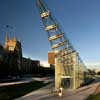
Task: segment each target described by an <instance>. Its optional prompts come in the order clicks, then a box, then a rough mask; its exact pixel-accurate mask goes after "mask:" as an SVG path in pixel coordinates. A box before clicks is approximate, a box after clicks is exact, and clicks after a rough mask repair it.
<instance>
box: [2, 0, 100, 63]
mask: <svg viewBox="0 0 100 100" xmlns="http://www.w3.org/2000/svg"><path fill="white" fill-rule="evenodd" d="M44 1H45V2H46V3H47V5H48V7H49V8H50V9H51V10H52V13H53V14H54V16H55V17H56V19H57V20H58V21H59V23H60V24H61V26H62V28H63V30H64V32H65V34H66V35H67V37H68V38H69V39H70V41H71V42H72V44H73V46H74V47H75V49H76V50H77V51H78V52H79V53H80V56H81V58H82V59H83V61H84V62H86V63H99V62H100V0H44ZM7 24H9V25H11V26H13V27H14V30H13V31H14V32H15V34H16V36H17V38H18V39H19V40H21V41H22V48H23V55H24V56H26V57H32V58H33V59H40V60H41V61H47V58H48V54H47V53H48V51H50V50H51V48H50V45H49V42H48V39H47V34H46V32H45V31H44V29H43V26H42V22H41V20H40V17H39V12H38V9H37V7H36V0H0V43H2V44H3V43H4V39H5V33H4V32H2V31H3V30H4V28H3V26H4V25H7ZM10 35H11V36H13V33H11V34H10Z"/></svg>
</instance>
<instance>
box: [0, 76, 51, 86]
mask: <svg viewBox="0 0 100 100" xmlns="http://www.w3.org/2000/svg"><path fill="white" fill-rule="evenodd" d="M32 81H44V82H45V83H48V82H51V81H52V79H48V77H44V78H38V77H30V78H22V79H20V80H19V81H16V82H4V83H0V87H2V86H8V85H15V84H22V83H30V82H32Z"/></svg>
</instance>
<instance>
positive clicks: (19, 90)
mask: <svg viewBox="0 0 100 100" xmlns="http://www.w3.org/2000/svg"><path fill="white" fill-rule="evenodd" d="M47 84H48V83H46V84H45V83H43V82H38V81H34V82H31V83H22V84H17V85H10V86H4V87H0V100H13V99H15V98H18V97H20V96H23V95H25V94H27V93H29V92H31V91H34V90H36V89H39V88H41V87H43V86H45V85H47Z"/></svg>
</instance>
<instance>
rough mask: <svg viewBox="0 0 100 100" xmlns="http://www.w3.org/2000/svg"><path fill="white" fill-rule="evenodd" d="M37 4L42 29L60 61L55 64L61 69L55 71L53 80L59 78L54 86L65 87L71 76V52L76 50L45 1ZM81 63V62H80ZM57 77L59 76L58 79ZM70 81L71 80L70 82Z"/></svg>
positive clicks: (39, 1)
mask: <svg viewBox="0 0 100 100" xmlns="http://www.w3.org/2000/svg"><path fill="white" fill-rule="evenodd" d="M37 6H38V9H39V13H40V17H41V19H42V22H43V25H44V29H45V31H46V32H47V34H48V40H49V41H50V44H51V48H52V50H53V51H54V52H56V54H57V55H56V58H57V62H56V63H60V65H59V64H58V65H57V66H58V67H57V66H56V68H59V67H60V69H59V71H60V70H62V72H61V73H60V75H58V74H59V73H58V74H57V75H56V73H57V72H56V73H55V77H56V79H55V81H58V80H60V81H59V82H57V84H59V85H58V86H56V88H60V87H63V88H65V86H66V85H65V84H67V83H66V81H67V82H68V79H70V80H71V78H73V76H74V75H73V73H74V72H73V71H74V69H73V63H74V62H73V58H72V54H73V53H75V52H76V50H75V49H74V47H73V46H72V44H71V43H70V41H69V39H68V38H67V37H66V36H65V34H64V32H63V31H62V29H61V27H60V24H59V23H58V22H57V20H56V19H55V18H54V17H53V15H52V13H51V11H50V9H49V8H48V7H47V5H46V3H45V2H44V1H43V0H37ZM78 61H79V63H81V62H82V61H81V59H80V57H78ZM82 65H83V63H82ZM56 68H55V69H56ZM58 77H60V78H59V79H58ZM70 83H71V82H70Z"/></svg>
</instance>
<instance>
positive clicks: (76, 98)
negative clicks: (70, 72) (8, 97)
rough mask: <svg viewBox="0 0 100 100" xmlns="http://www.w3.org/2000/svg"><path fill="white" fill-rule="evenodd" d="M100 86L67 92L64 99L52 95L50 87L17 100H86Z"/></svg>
mask: <svg viewBox="0 0 100 100" xmlns="http://www.w3.org/2000/svg"><path fill="white" fill-rule="evenodd" d="M98 85H99V82H98V83H93V84H91V85H88V86H84V87H82V88H79V89H77V90H66V91H65V93H64V95H63V96H62V97H59V96H57V95H55V94H51V90H50V89H51V88H50V87H51V86H50V85H49V86H46V87H44V88H41V89H39V90H37V91H34V92H31V93H29V94H27V95H25V96H23V97H21V98H18V99H16V100H84V99H86V98H87V97H88V96H89V95H90V94H93V93H94V92H95V90H96V88H97V86H98Z"/></svg>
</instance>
